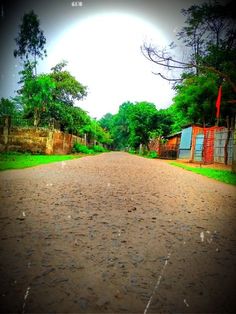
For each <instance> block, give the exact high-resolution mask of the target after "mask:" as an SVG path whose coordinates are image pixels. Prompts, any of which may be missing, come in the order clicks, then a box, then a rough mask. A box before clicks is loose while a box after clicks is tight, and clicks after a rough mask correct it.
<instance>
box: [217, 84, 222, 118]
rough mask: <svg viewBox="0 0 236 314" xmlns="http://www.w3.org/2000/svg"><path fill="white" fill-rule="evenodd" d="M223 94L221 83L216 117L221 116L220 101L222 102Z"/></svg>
mask: <svg viewBox="0 0 236 314" xmlns="http://www.w3.org/2000/svg"><path fill="white" fill-rule="evenodd" d="M221 96H222V85H220V88H219V91H218V97H217V100H216V118H217V119H219V117H220V102H221Z"/></svg>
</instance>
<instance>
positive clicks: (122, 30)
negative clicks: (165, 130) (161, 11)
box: [44, 13, 174, 119]
mask: <svg viewBox="0 0 236 314" xmlns="http://www.w3.org/2000/svg"><path fill="white" fill-rule="evenodd" d="M144 40H147V41H148V42H150V41H152V42H153V43H155V44H158V45H159V46H167V45H168V44H169V42H167V41H166V39H165V37H164V35H163V34H162V33H161V32H160V31H159V30H158V29H157V27H155V25H152V24H150V23H148V22H147V21H146V20H143V19H141V18H138V17H137V16H133V15H130V14H129V15H128V14H122V13H107V14H102V15H101V14H99V15H95V14H94V15H90V17H89V18H84V19H82V20H80V22H79V23H77V24H74V25H71V26H70V27H69V28H68V29H65V31H64V33H63V34H60V37H59V38H58V39H56V40H54V42H53V44H52V45H51V46H49V47H47V50H48V57H47V58H46V59H44V60H45V61H44V63H46V64H47V68H48V69H50V68H51V67H52V66H55V64H56V63H58V62H59V61H61V60H62V59H64V60H67V61H68V67H67V68H68V70H69V71H70V72H71V73H72V74H73V75H74V76H75V77H76V78H77V80H78V81H79V82H81V83H82V84H84V85H86V86H88V96H87V97H86V99H84V100H83V101H80V102H79V103H78V105H79V106H80V107H82V108H83V109H85V110H86V111H88V113H89V114H90V115H91V116H92V117H93V118H95V117H96V118H98V119H99V118H101V117H102V116H103V115H104V114H106V113H107V112H111V113H113V114H114V113H117V112H118V108H119V106H120V105H121V104H122V103H123V102H125V101H131V102H136V101H149V102H153V103H154V104H155V105H156V107H157V108H158V109H159V108H165V107H168V106H169V105H170V104H171V99H172V98H173V96H174V91H173V90H172V89H171V85H170V83H169V82H167V81H165V80H163V79H161V78H160V77H158V76H155V75H153V74H152V73H151V72H152V70H153V71H156V70H157V67H156V66H155V65H154V64H152V63H151V62H149V61H148V60H147V59H145V58H144V56H143V55H142V53H141V51H140V46H141V45H142V43H143V42H144ZM46 64H44V66H46Z"/></svg>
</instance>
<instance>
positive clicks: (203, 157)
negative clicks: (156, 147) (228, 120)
mask: <svg viewBox="0 0 236 314" xmlns="http://www.w3.org/2000/svg"><path fill="white" fill-rule="evenodd" d="M232 156H233V131H228V129H227V128H225V127H217V126H213V127H208V128H207V127H206V128H204V127H201V126H197V125H191V126H187V127H185V128H184V129H183V130H182V134H181V139H180V145H179V153H178V159H182V160H186V161H189V162H200V163H204V164H211V163H214V162H216V163H225V162H227V164H229V165H231V164H232Z"/></svg>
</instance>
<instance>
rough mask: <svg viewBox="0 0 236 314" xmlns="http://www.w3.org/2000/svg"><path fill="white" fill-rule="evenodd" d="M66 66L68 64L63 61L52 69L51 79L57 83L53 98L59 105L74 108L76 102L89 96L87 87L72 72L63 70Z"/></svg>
mask: <svg viewBox="0 0 236 314" xmlns="http://www.w3.org/2000/svg"><path fill="white" fill-rule="evenodd" d="M66 65H67V62H66V61H62V62H60V63H58V64H57V65H56V66H55V67H53V68H52V69H51V70H52V72H51V73H50V78H51V79H52V81H53V82H54V83H55V90H54V93H53V98H54V101H55V102H57V103H61V104H65V105H67V106H73V105H74V102H75V101H76V100H80V99H82V98H83V97H85V96H86V95H87V87H86V86H83V85H82V84H81V83H80V82H78V81H77V80H76V78H75V77H74V76H73V75H71V74H70V72H68V71H65V70H63V69H64V67H65V66H66Z"/></svg>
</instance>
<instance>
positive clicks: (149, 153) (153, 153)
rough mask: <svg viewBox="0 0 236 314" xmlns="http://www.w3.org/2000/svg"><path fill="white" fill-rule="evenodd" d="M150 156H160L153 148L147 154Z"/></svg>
mask: <svg viewBox="0 0 236 314" xmlns="http://www.w3.org/2000/svg"><path fill="white" fill-rule="evenodd" d="M147 157H148V158H158V157H159V156H158V153H157V152H156V151H155V150H151V151H150V152H148V154H147Z"/></svg>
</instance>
